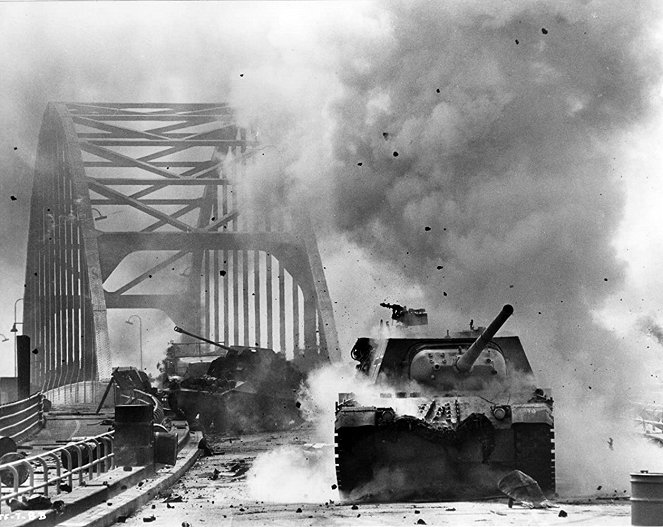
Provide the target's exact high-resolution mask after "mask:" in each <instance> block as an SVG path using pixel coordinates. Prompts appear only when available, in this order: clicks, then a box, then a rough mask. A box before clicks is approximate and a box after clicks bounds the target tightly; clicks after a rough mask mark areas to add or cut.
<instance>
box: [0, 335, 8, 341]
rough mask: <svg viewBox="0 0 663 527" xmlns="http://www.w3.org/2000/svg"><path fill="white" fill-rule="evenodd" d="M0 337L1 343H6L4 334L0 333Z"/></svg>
mask: <svg viewBox="0 0 663 527" xmlns="http://www.w3.org/2000/svg"><path fill="white" fill-rule="evenodd" d="M0 337H2V342H7V341H8V340H9V339H8V338H7V337H5V335H4V333H0Z"/></svg>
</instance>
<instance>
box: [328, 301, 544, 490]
mask: <svg viewBox="0 0 663 527" xmlns="http://www.w3.org/2000/svg"><path fill="white" fill-rule="evenodd" d="M387 307H391V308H392V309H393V316H392V318H394V319H395V320H399V319H401V320H402V319H406V320H407V319H408V318H411V319H414V320H415V321H416V322H415V324H420V323H422V317H423V313H422V312H421V310H407V309H406V308H401V306H391V305H388V306H387ZM394 307H395V308H400V309H394ZM408 313H409V314H408ZM512 313H513V308H512V307H511V306H509V305H507V306H504V308H503V309H502V311H501V313H500V314H499V315H498V316H497V317H496V318H495V320H493V322H492V323H491V324H490V325H489V326H488V327H487V328H485V329H484V328H479V329H477V330H475V329H474V328H473V326H472V325H471V330H470V331H469V332H461V333H459V334H456V335H451V334H447V336H446V337H443V338H426V337H417V338H388V337H387V338H383V339H370V338H360V339H359V340H358V341H357V342H356V344H355V345H354V347H353V349H352V352H351V355H352V358H353V359H354V360H356V361H357V362H358V364H357V369H358V370H359V372H360V374H361V375H363V376H365V377H366V378H367V380H368V381H369V382H370V383H372V384H373V385H374V387H375V390H374V391H375V394H374V395H371V396H366V395H362V398H361V400H358V399H359V398H358V397H357V396H356V395H354V394H340V395H339V403H337V406H336V422H335V435H336V475H337V480H338V488H339V491H340V493H341V496H342V497H343V498H345V499H350V500H364V501H410V500H411V501H443V500H457V499H478V498H486V497H491V496H496V495H499V494H500V493H499V491H498V490H497V482H498V480H499V479H500V478H501V477H502V476H504V475H505V474H506V473H508V472H510V471H512V470H515V469H518V470H520V471H522V472H524V473H526V474H528V475H529V476H531V477H532V478H534V479H535V480H536V481H537V482H538V483H539V485H540V487H541V488H542V489H543V491H544V492H547V493H552V492H554V489H555V467H554V465H555V461H554V443H553V441H554V429H553V415H552V406H553V401H552V398H550V397H549V396H548V395H547V394H546V392H545V391H544V390H542V389H540V388H537V387H536V384H535V381H534V376H533V372H532V368H531V366H530V364H529V361H528V360H527V356H526V355H525V352H524V350H523V347H522V344H521V342H520V339H519V338H518V337H495V334H496V333H497V331H498V330H499V329H500V327H501V326H502V325H503V324H504V323H505V322H506V320H507V319H508V318H509V317H510V316H511V314H512ZM363 391H366V390H363ZM371 391H373V390H371Z"/></svg>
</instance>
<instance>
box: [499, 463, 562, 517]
mask: <svg viewBox="0 0 663 527" xmlns="http://www.w3.org/2000/svg"><path fill="white" fill-rule="evenodd" d="M497 488H498V489H500V490H501V491H502V492H503V493H504V494H506V495H507V496H508V497H509V498H511V499H513V500H514V501H516V502H520V503H521V504H522V505H523V506H525V507H529V508H533V509H545V508H548V507H551V506H552V504H551V503H550V502H549V501H548V500H547V499H546V497H545V496H544V495H543V492H541V488H540V487H539V484H538V483H537V482H536V480H535V479H533V478H532V477H530V476H528V475H527V474H525V473H524V472H521V471H520V470H513V471H511V472H509V473H508V474H507V475H506V476H504V477H503V478H502V479H500V480H499V481H498V483H497Z"/></svg>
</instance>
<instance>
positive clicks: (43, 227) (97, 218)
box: [24, 103, 340, 390]
mask: <svg viewBox="0 0 663 527" xmlns="http://www.w3.org/2000/svg"><path fill="white" fill-rule="evenodd" d="M247 135H248V134H247V132H246V130H244V129H241V128H239V127H238V126H236V125H235V124H234V119H233V112H232V110H231V108H230V107H229V106H228V105H226V104H164V103H128V104H124V103H89V104H88V103H84V104H81V103H51V104H49V106H48V108H47V110H46V112H45V115H44V119H43V123H42V128H41V131H40V135H39V146H38V151H37V159H36V170H35V179H34V188H33V193H32V201H31V212H30V228H29V240H28V254H27V265H26V291H25V301H24V332H25V333H26V334H27V335H29V336H31V338H32V347H34V348H35V350H36V353H35V354H34V355H33V356H32V359H31V360H32V363H31V385H32V388H33V389H45V390H47V389H52V388H56V387H59V386H63V385H66V384H71V383H74V382H78V381H83V380H95V379H106V378H108V377H110V374H111V369H112V367H113V366H114V365H113V364H111V362H112V359H111V357H112V354H111V338H110V336H109V323H108V315H109V313H111V312H112V311H113V310H116V309H145V308H150V309H159V310H161V311H163V312H164V313H165V314H166V315H167V316H168V317H170V319H171V320H172V321H173V322H174V323H175V324H177V325H179V326H182V327H185V328H187V329H190V331H193V332H197V333H198V334H202V335H203V336H205V337H207V338H209V339H213V340H216V341H220V342H224V343H226V344H227V345H234V344H236V345H249V346H263V347H268V348H273V349H275V350H277V351H283V352H285V353H286V354H288V355H289V357H290V358H294V359H303V360H304V362H308V363H315V362H318V361H320V360H338V359H339V358H340V356H339V350H338V342H337V337H336V328H335V325H334V319H333V313H332V305H331V301H330V298H329V294H328V291H327V286H326V280H325V276H324V273H323V268H322V264H321V261H320V256H319V252H318V248H317V244H316V241H315V237H314V236H313V233H312V230H311V228H310V226H309V224H308V222H307V220H306V217H305V215H304V214H302V213H299V212H298V211H292V210H285V208H284V207H281V208H279V209H277V210H271V207H266V209H265V210H262V209H261V208H260V207H256V206H255V204H254V205H251V200H250V199H249V198H248V197H247V192H246V189H245V186H243V185H242V184H243V182H244V181H245V180H246V177H247V176H246V174H247V167H250V166H253V165H252V162H253V161H252V160H253V159H254V158H255V157H256V156H257V154H258V153H260V152H261V148H260V146H259V145H257V144H256V142H255V141H252V140H251V139H250V138H249V137H247ZM251 170H252V171H253V173H254V174H253V175H254V176H255V171H256V169H255V167H254V168H253V169H251ZM257 181H258V183H260V174H258V179H257Z"/></svg>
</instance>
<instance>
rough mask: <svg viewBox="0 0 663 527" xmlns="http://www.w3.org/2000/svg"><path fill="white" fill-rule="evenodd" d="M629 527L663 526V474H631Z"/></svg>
mask: <svg viewBox="0 0 663 527" xmlns="http://www.w3.org/2000/svg"><path fill="white" fill-rule="evenodd" d="M631 525H663V474H662V473H655V472H652V473H649V472H640V473H637V474H631Z"/></svg>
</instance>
